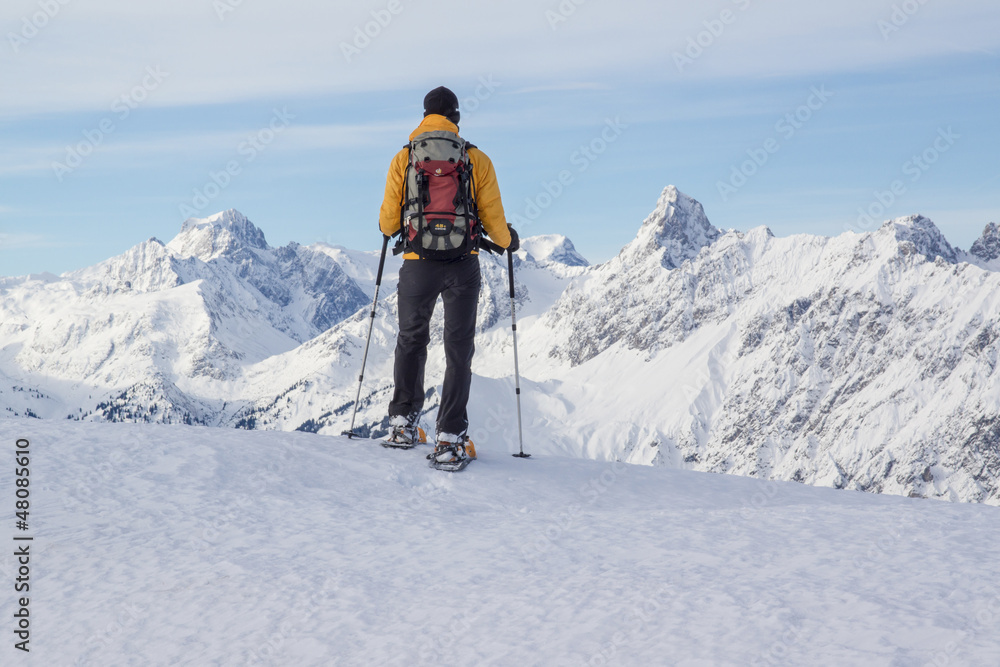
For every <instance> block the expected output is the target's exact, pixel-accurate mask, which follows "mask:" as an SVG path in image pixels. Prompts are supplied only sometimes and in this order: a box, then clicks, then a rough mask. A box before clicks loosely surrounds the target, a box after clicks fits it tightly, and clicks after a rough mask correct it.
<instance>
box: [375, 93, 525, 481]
mask: <svg viewBox="0 0 1000 667" xmlns="http://www.w3.org/2000/svg"><path fill="white" fill-rule="evenodd" d="M459 119H460V114H459V110H458V97H456V96H455V93H453V92H452V91H450V90H448V89H447V88H445V87H444V86H441V87H439V88H435V89H434V90H432V91H430V92H429V93H427V96H426V97H424V119H423V122H421V123H420V125H419V126H418V127H417V128H416V129H415V130H414V131H413V132H412V133H411V134H410V141H411V142H413V141H414V140H415V139H417V138H418V137H419V138H421V139H424V140H425V141H423V145H425V146H426V145H427V141H431V142H432V143H433V140H434V139H437V140H444V141H447V143H448V145H449V146H453V147H454V149H456V150H458V151H464V152H461V155H462V156H463V158H465V156H466V155H467V160H468V162H469V163H470V164H471V184H470V187H469V188H468V189H469V191H470V192H471V199H473V200H474V201H473V202H470V203H471V206H469V207H468V209H469V210H465V211H460V212H459V215H457V216H456V215H451V216H446V217H448V218H449V219H450V220H451V221H452V222H455V221H456V220H457V221H459V222H460V223H461V224H460V225H457V229H453V228H452V225H451V223H449V222H444V223H442V224H444V225H448V229H447V230H444V231H442V232H441V233H445V232H448V231H450V233H451V234H452V235H453V236H456V237H459V236H460V234H461V232H463V231H464V230H465V229H466V227H465V226H463V225H464V222H463V221H465V220H466V219H467V220H468V222H469V224H468V227H469V228H470V229H471V230H478V231H479V232H485V234H487V235H488V236H489V237H490V239H491V240H492V242H493V243H494V244H495V245H497V246H500V247H501V248H506V249H507V251H508V252H514V251H516V250H517V249H518V247H519V245H520V243H519V241H518V237H517V233H516V232H515V231H514V229H513V228H512V227H511V226H510V225H508V224H507V221H506V218H505V217H504V211H503V204H502V202H501V200H500V188H499V185H498V184H497V178H496V173H495V172H494V170H493V163H492V162H491V161H490V159H489V158H488V157H487V156H486V154H485V153H483V152H482V151H480V150H479V149H478V148H476V147H474V146H472V145H471V144H466V143H465V142H464V141H463V140H461V139H460V138H459V137H458V122H459ZM428 138H429V139H428ZM418 143H419V142H418ZM415 145H417V144H416V143H415V144H411V145H408V146H407V147H405V148H403V149H402V150H401V151H399V153H397V154H396V157H395V158H393V160H392V164H391V165H390V166H389V174H388V176H387V178H386V184H385V198H384V199H383V201H382V209H381V212H380V215H379V227H380V228H381V230H382V233H383V234H385V235H387V236H391V235H393V234H395V233H396V232H397V231H400V228H401V227H403V230H402V231H403V233H402V234H401V242H402V243H403V244H404V248H403V249H404V250H405V251H406V253H405V254H404V255H403V259H404V261H403V266H402V268H401V269H400V270H399V283H398V288H397V291H398V296H399V335H398V337H397V339H396V358H395V367H394V380H395V390H394V393H393V397H392V400H391V402H390V403H389V417H390V425H391V426H392V435H391V436H390V438H389V440H390V442H393V443H396V444H400V445H404V446H405V445H415V444H416V443H417V442H420V441H422V439H421V435H422V432H421V431H420V430H419V428H418V426H417V418H418V417H419V416H420V411H421V409H422V408H423V405H424V366H425V363H426V361H427V344H428V342H429V340H430V334H429V329H430V320H431V315H432V314H433V312H434V305H435V302H436V301H437V298H438V296H441V298H442V301H443V303H444V350H445V361H446V370H445V375H444V385H443V387H442V391H441V405H440V408H439V409H438V418H437V432H436V441H437V446H436V448H435V454H434V457H435V458H436V459H437V460H438V461H439V462H447V461H455V460H459V459H463V458H466V457H468V456H469V455H471V456H473V457H474V456H475V454H474V449H472V448H468V449H467V444H468V435H467V431H468V427H469V419H468V414H467V411H466V405H467V404H468V401H469V390H470V387H471V384H472V356H473V353H474V351H475V334H476V310H477V306H478V303H479V288H480V282H481V278H480V272H479V257H478V254H477V253H476V251H475V244H476V241H475V239H473V240H472V241H469V242H468V243H471V244H472V247H470V248H468V251H465V248H466V246H462V247H460V248H457V249H456V250H454V251H451V254H454V253H456V252H458V253H462V254H460V255H459V256H457V257H449V258H447V259H440V258H437V259H431V258H428V257H436V255H435V253H434V252H428V251H425V250H424V248H423V247H420V246H418V244H419V243H420V239H422V238H424V237H423V236H420V234H423V232H424V231H425V230H422V229H419V227H418V229H416V230H415V229H414V227H415V226H418V223H417V222H415V220H414V219H415V218H419V217H420V216H421V215H423V214H424V213H425V212H424V210H423V207H424V203H426V201H428V199H427V197H426V196H424V202H423V203H422V202H421V201H418V199H419V196H418V195H416V193H414V192H412V190H415V189H417V190H419V189H420V187H425V188H426V187H428V186H426V185H423V186H420V181H419V178H417V177H415V175H414V172H415V171H419V170H418V166H420V165H417V164H416V158H414V159H413V160H411V151H412V150H414V146H415ZM451 161H452V162H455V160H454V159H452V160H451ZM458 162H461V160H458ZM435 164H437V163H435ZM441 164H445V166H446V167H447V163H446V162H442V163H441ZM438 173H440V170H438ZM423 178H424V182H426V180H427V177H426V176H424V177H423ZM466 178H468V177H466ZM459 200H460V197H459V196H458V195H456V196H455V199H454V201H455V202H458V201H459ZM448 205H449V206H452V203H451V198H450V197H449V199H448ZM437 207H438V208H440V205H438V206H437ZM431 208H434V207H433V206H432V207H431ZM417 209H419V211H418V210H417ZM451 212H452V213H454V212H455V211H454V210H453V211H451ZM463 213H464V214H463ZM432 222H434V221H432ZM431 233H432V232H430V231H427V234H428V237H427V238H431V236H429V235H430V234H431ZM433 233H438V232H433ZM438 238H439V239H440V238H441V237H440V236H439V237H438ZM444 254H447V253H444ZM469 450H471V451H469Z"/></svg>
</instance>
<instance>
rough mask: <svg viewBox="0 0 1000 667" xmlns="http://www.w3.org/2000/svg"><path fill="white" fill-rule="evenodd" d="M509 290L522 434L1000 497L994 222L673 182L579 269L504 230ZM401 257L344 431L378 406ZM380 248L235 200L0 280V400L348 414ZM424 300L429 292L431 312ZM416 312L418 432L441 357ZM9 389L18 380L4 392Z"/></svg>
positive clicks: (494, 404) (491, 401)
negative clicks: (726, 203)
mask: <svg viewBox="0 0 1000 667" xmlns="http://www.w3.org/2000/svg"><path fill="white" fill-rule="evenodd" d="M522 246H523V247H522V249H521V251H520V252H519V253H517V255H516V265H515V277H516V295H517V296H516V303H517V309H518V332H519V338H518V342H519V345H520V349H519V353H520V355H521V360H522V363H521V371H522V386H523V387H524V389H523V404H524V409H525V434H526V445H527V446H528V447H529V449H531V448H533V449H535V450H536V451H549V452H558V453H562V454H569V455H572V456H585V457H590V458H598V459H610V460H623V461H628V462H633V463H644V464H662V465H671V466H678V467H686V468H693V469H697V470H706V471H715V472H728V473H738V474H744V475H751V476H758V477H765V478H772V479H784V480H796V481H801V482H807V483H812V484H818V485H827V486H835V487H841V488H852V489H863V490H867V491H876V492H885V493H894V494H904V495H907V494H908V495H918V496H930V497H940V498H946V499H952V500H964V501H980V502H989V503H994V504H1000V375H998V372H997V362H998V356H1000V273H998V272H997V268H998V267H997V264H1000V233H998V231H997V227H996V225H993V224H991V225H990V226H987V228H986V230H985V231H984V234H983V237H982V238H981V239H980V240H979V241H977V242H976V244H974V245H973V247H972V248H971V249H970V250H969V251H968V252H965V251H961V250H958V249H956V248H954V247H953V246H951V244H950V243H949V242H948V241H947V239H945V238H944V236H943V235H942V234H941V232H940V230H938V228H937V227H936V226H935V225H934V224H933V222H931V221H930V220H928V219H927V218H925V217H922V216H911V217H907V218H899V219H896V220H892V221H888V222H886V223H885V224H884V225H883V226H882V227H881V228H880V229H878V230H877V231H874V232H870V233H864V234H855V233H845V234H842V235H840V236H837V237H833V238H828V237H820V236H812V235H796V236H792V237H788V238H775V237H774V235H773V234H771V232H770V231H769V230H768V229H766V228H764V227H760V228H757V229H752V230H749V231H746V232H739V231H729V232H723V231H722V230H719V229H717V228H715V227H714V226H713V225H711V223H710V222H709V221H708V219H707V217H706V216H705V213H704V210H703V209H702V206H701V204H699V203H698V202H697V201H695V200H693V199H691V198H690V197H687V196H686V195H684V194H682V193H680V192H679V191H678V190H677V189H676V188H674V187H673V186H670V187H667V188H666V189H665V190H664V191H663V193H662V194H661V196H660V198H659V200H658V202H657V205H656V208H655V210H654V211H653V212H652V213H651V214H650V215H649V216H648V217H647V218H646V220H645V221H644V222H643V223H642V224H641V225H640V227H639V230H638V233H637V235H636V238H635V239H634V240H633V241H632V242H630V243H629V244H628V245H626V246H625V247H624V248H623V249H622V250H621V252H620V253H619V254H618V255H617V256H616V257H614V258H612V259H611V260H610V261H608V262H605V263H603V264H600V265H596V266H587V263H586V260H584V259H583V258H582V257H581V256H580V255H579V253H577V252H576V251H575V249H574V248H573V246H572V243H571V242H570V241H569V240H568V239H566V238H565V237H560V236H542V237H532V238H527V239H524V241H523V244H522ZM398 261H399V260H398V259H392V260H390V262H389V263H388V264H387V269H386V277H385V280H384V281H383V289H382V298H381V300H380V303H379V304H378V308H377V316H376V320H375V329H374V334H373V338H372V348H371V352H370V354H369V360H368V364H369V365H368V368H367V370H366V372H365V384H364V386H363V392H362V399H361V402H360V404H359V406H358V418H357V425H356V430H360V431H361V432H366V433H371V434H377V433H380V432H383V431H384V430H385V427H386V420H385V407H386V405H387V403H388V398H389V393H390V391H391V375H392V372H391V367H392V349H393V346H394V339H395V328H396V327H395V321H396V295H395V291H394V288H393V285H394V282H395V274H396V270H397V268H398ZM377 262H378V256H377V253H371V252H368V253H364V252H356V251H350V250H346V249H344V248H339V247H335V246H328V245H324V244H317V245H315V246H310V247H303V246H298V245H295V244H292V245H290V246H287V247H285V248H278V249H272V248H269V247H268V246H267V244H266V242H265V241H264V238H263V234H262V233H261V232H260V230H259V229H257V228H256V227H255V226H253V225H252V224H251V223H249V222H248V221H247V220H246V219H245V218H244V217H243V216H241V215H240V214H239V213H237V212H235V211H227V212H224V213H221V214H218V215H216V216H213V217H212V218H208V219H205V220H189V221H187V222H186V223H184V226H183V228H182V231H181V233H180V234H179V235H178V237H177V238H175V239H174V240H173V241H171V242H170V243H169V244H166V245H164V244H162V243H160V242H158V241H156V240H150V241H147V242H146V243H144V244H140V245H139V246H137V247H136V248H133V249H132V250H130V251H129V252H127V253H125V254H124V255H122V256H120V257H117V258H114V259H112V260H109V261H108V262H105V263H102V264H100V265H98V266H96V267H91V268H89V269H85V270H83V271H79V272H75V273H72V274H68V275H66V276H62V277H58V278H57V277H55V276H33V277H26V278H18V279H4V280H3V281H2V282H0V313H2V315H3V323H2V324H0V391H2V392H3V393H0V405H3V407H4V408H6V410H7V413H8V414H17V415H28V414H29V410H30V414H32V415H35V416H41V417H57V418H62V417H66V416H70V417H73V418H82V419H88V420H126V421H161V422H174V421H188V422H197V423H201V424H207V425H214V426H227V427H233V426H235V427H240V428H265V429H282V430H294V429H298V430H307V431H314V432H318V433H323V434H335V433H339V432H340V431H341V430H343V429H345V428H347V426H348V425H349V422H350V416H351V412H352V409H353V407H354V406H353V401H354V394H355V391H356V388H357V385H356V382H357V377H358V370H359V368H360V363H361V357H362V352H363V346H364V340H365V334H366V333H367V327H368V321H369V320H368V310H367V307H366V306H367V305H368V303H369V299H370V298H371V295H372V293H373V283H374V274H375V267H376V266H377ZM481 264H482V268H483V275H484V288H483V294H482V298H481V300H480V308H479V319H478V327H479V332H480V335H479V339H478V340H477V356H476V360H475V363H474V368H473V370H474V372H475V373H476V378H475V381H474V384H473V400H472V404H471V405H470V415H471V417H472V431H471V434H472V436H473V438H474V439H475V440H476V442H477V446H478V447H479V448H480V449H482V448H492V447H497V448H504V449H511V448H516V447H517V443H516V427H514V426H513V424H514V423H516V422H515V419H516V418H515V414H514V402H513V379H512V377H511V375H512V365H513V364H512V353H511V337H510V303H509V295H508V286H507V269H506V261H505V260H504V259H502V258H497V257H493V256H490V255H483V256H482V257H481ZM439 310H440V309H439ZM435 317H436V318H437V319H436V320H435V322H434V324H433V326H432V349H431V352H430V355H429V360H428V368H427V378H428V397H427V404H426V406H425V407H426V409H427V414H426V416H425V419H424V422H425V423H424V425H425V426H426V427H432V426H433V419H434V415H435V411H436V405H437V400H438V395H437V392H438V390H437V387H435V386H434V383H436V382H439V381H440V378H441V376H442V374H443V353H442V351H441V320H440V317H441V314H440V312H438V313H436V315H435ZM15 387H16V388H17V389H16V390H15Z"/></svg>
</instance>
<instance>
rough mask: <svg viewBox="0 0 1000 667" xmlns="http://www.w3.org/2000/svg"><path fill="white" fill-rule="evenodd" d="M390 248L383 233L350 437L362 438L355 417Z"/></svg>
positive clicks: (387, 238)
mask: <svg viewBox="0 0 1000 667" xmlns="http://www.w3.org/2000/svg"><path fill="white" fill-rule="evenodd" d="M388 248H389V237H388V236H386V235H385V234H383V235H382V257H380V258H379V260H378V273H377V274H376V275H375V298H374V299H372V314H371V318H370V320H369V322H368V339H367V340H366V341H365V356H364V357H362V359H361V373H360V374H359V375H358V395H357V396H356V397H355V398H354V412H352V413H351V428H350V429H349V430H347V431H343V432H342V433H341V435H346V436H347V437H348V439H350V438H360V437H361V436H360V435H358V434H357V433H355V432H354V418H355V417H357V415H358V403H359V402H360V401H361V383H362V382H363V381H364V379H365V364H367V363H368V346H369V345H370V344H371V342H372V329H374V328H375V305H376V304H378V290H379V287H381V286H382V269H383V268H384V267H385V252H386V250H387V249H388Z"/></svg>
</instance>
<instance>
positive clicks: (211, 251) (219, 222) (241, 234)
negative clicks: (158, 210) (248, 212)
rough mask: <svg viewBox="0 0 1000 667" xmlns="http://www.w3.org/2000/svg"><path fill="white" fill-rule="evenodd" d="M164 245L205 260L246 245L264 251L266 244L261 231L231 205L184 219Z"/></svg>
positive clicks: (235, 250)
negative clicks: (213, 213) (197, 216)
mask: <svg viewBox="0 0 1000 667" xmlns="http://www.w3.org/2000/svg"><path fill="white" fill-rule="evenodd" d="M167 247H168V248H170V249H171V250H173V251H174V252H177V253H179V254H181V255H186V256H192V257H197V258H199V259H201V260H204V261H208V260H210V259H212V258H214V257H218V256H219V255H225V254H233V253H234V252H239V251H240V250H244V249H247V248H252V249H257V250H266V249H267V247H268V245H267V241H266V240H265V238H264V232H262V231H261V230H260V229H259V228H258V227H256V226H255V225H254V224H253V223H252V222H250V221H249V220H248V219H247V217H246V216H245V215H243V214H242V213H240V212H239V211H237V210H236V209H232V208H231V209H229V210H227V211H221V212H219V213H216V214H215V215H211V216H209V217H207V218H188V219H187V220H185V221H184V224H182V225H181V232H180V234H178V235H177V236H176V237H174V239H173V240H172V241H170V243H168V244H167Z"/></svg>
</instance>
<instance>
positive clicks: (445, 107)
mask: <svg viewBox="0 0 1000 667" xmlns="http://www.w3.org/2000/svg"><path fill="white" fill-rule="evenodd" d="M432 113H436V114H439V115H441V116H444V117H445V118H447V119H448V120H450V121H451V122H453V123H454V124H455V125H458V121H459V119H460V118H461V114H459V113H458V96H456V95H455V93H453V92H451V91H450V90H448V89H447V88H445V87H444V86H438V87H437V88H435V89H434V90H432V91H431V92H429V93H427V95H425V96H424V115H425V116H427V115H428V114H432Z"/></svg>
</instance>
